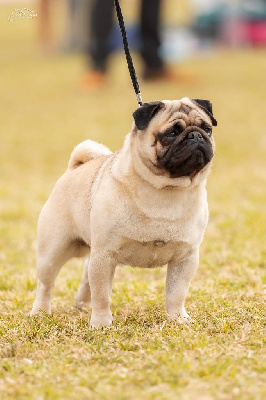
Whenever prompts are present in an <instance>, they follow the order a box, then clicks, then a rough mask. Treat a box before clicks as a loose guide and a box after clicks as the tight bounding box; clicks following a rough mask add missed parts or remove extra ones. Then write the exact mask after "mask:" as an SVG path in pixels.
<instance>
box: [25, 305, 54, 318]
mask: <svg viewBox="0 0 266 400" xmlns="http://www.w3.org/2000/svg"><path fill="white" fill-rule="evenodd" d="M40 311H44V312H45V313H46V314H48V315H51V314H52V310H51V306H50V305H48V304H38V303H34V304H33V306H32V310H31V312H30V314H29V316H30V317H33V316H34V315H36V314H38V313H39V312H40Z"/></svg>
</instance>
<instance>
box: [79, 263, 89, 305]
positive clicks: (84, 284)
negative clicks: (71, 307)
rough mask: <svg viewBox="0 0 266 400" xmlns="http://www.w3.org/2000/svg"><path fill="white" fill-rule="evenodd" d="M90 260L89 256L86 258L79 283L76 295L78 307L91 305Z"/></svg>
mask: <svg viewBox="0 0 266 400" xmlns="http://www.w3.org/2000/svg"><path fill="white" fill-rule="evenodd" d="M89 261H90V259H89V257H87V258H86V260H85V264H84V270H83V275H82V278H81V282H80V285H79V289H78V293H77V295H76V307H77V308H82V307H87V308H90V307H91V290H90V284H89V275H88V266H89Z"/></svg>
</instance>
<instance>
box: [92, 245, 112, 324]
mask: <svg viewBox="0 0 266 400" xmlns="http://www.w3.org/2000/svg"><path fill="white" fill-rule="evenodd" d="M115 267H116V260H115V258H114V257H113V256H112V255H110V254H101V255H96V254H95V253H94V252H92V253H91V257H90V261H89V266H88V275H89V284H90V289H91V308H92V312H91V321H90V326H91V327H92V328H98V327H100V326H109V325H111V324H112V320H113V317H112V313H111V310H110V304H111V291H112V282H113V277H114V273H115Z"/></svg>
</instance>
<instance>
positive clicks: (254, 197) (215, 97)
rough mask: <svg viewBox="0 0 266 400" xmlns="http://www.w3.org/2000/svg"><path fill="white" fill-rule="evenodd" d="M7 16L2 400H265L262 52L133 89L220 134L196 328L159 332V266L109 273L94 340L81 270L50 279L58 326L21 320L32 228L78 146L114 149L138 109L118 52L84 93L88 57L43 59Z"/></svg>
mask: <svg viewBox="0 0 266 400" xmlns="http://www.w3.org/2000/svg"><path fill="white" fill-rule="evenodd" d="M25 6H26V5H25ZM10 8H11V6H5V7H3V6H2V8H0V20H1V24H0V37H2V43H1V57H2V64H1V74H0V80H1V82H0V86H1V99H2V101H1V107H0V121H1V145H0V159H1V164H0V170H1V182H0V214H1V217H0V218H1V224H0V357H1V358H0V397H1V399H3V400H5V399H15V398H17V399H27V400H28V399H32V400H39V399H45V400H46V399H49V400H50V399H51V400H54V399H77V398H78V399H79V400H80V399H81V400H82V399H116V400H117V399H119V400H120V399H127V400H130V399H135V398H140V399H145V400H146V399H148V400H152V399H167V400H168V399H176V398H178V399H181V400H182V399H184V400H190V399H191V400H192V399H193V400H194V399H200V400H201V399H202V400H205V399H206V400H209V399H219V400H220V399H221V400H223V399H226V400H227V399H228V400H231V399H241V400H247V399H248V400H250V399H256V400H259V399H263V398H265V395H266V393H265V385H264V384H265V349H264V347H263V346H264V341H265V320H264V317H265V303H264V300H263V284H265V280H266V279H265V255H266V254H265V253H266V252H265V242H266V240H265V239H266V237H265V225H266V215H265V196H266V186H265V167H266V161H265V160H266V141H265V91H266V81H265V67H266V63H265V52H264V51H259V50H258V51H252V50H243V51H239V52H230V51H224V50H220V51H217V52H216V53H215V54H214V55H213V56H212V57H210V58H208V59H206V58H205V59H203V58H200V59H197V60H191V61H187V62H184V63H183V64H182V65H181V66H180V68H181V69H182V70H186V71H188V73H191V74H192V75H195V76H197V78H198V82H197V83H196V84H195V85H190V86H189V85H187V84H184V83H183V84H181V83H180V85H161V84H158V85H148V84H144V83H142V84H141V88H142V94H143V97H144V100H145V101H149V100H155V99H163V98H172V99H174V98H180V97H182V96H184V95H187V96H189V97H192V98H193V97H194V98H208V99H211V100H212V102H213V104H214V113H215V117H216V118H217V120H218V123H219V125H218V128H217V129H215V133H214V134H215V138H216V144H217V151H216V158H215V162H214V167H213V170H212V174H211V176H210V178H209V181H208V195H209V205H210V222H209V225H208V228H207V231H206V235H205V240H204V243H203V245H202V248H201V259H200V268H199V270H198V273H197V275H196V277H195V279H194V280H193V282H192V285H191V289H190V292H189V296H188V298H187V309H188V311H189V313H190V314H191V316H192V317H193V318H194V321H195V322H194V324H192V325H190V326H186V325H181V324H179V323H178V322H172V323H168V322H167V321H166V313H165V307H164V301H165V295H164V280H165V273H166V270H165V268H162V269H156V270H149V271H148V270H138V269H132V268H130V267H127V268H118V269H117V272H116V276H115V281H114V289H113V296H112V310H113V314H114V317H115V321H114V324H113V326H112V327H111V328H108V329H107V328H106V329H102V330H98V331H94V330H90V329H89V325H88V323H89V312H87V311H78V310H76V309H75V308H74V296H75V292H76V290H77V288H78V284H79V279H80V277H81V273H82V262H81V261H77V260H73V261H71V262H69V263H68V264H67V265H66V266H65V267H64V268H63V270H62V272H61V273H60V276H59V277H58V279H57V281H56V287H55V290H54V296H53V311H54V314H53V316H47V315H42V316H38V317H35V318H31V319H30V318H29V317H28V312H29V311H30V308H31V305H32V302H33V299H34V293H35V285H36V275H35V245H36V224H37V218H38V213H39V211H40V209H41V207H42V205H43V203H44V201H45V200H46V198H47V196H48V195H49V193H50V190H51V189H52V187H53V185H54V183H55V181H56V180H57V179H58V177H59V176H60V175H61V174H62V173H63V171H64V170H65V168H66V166H67V162H68V159H69V155H70V152H71V151H72V149H73V147H74V146H75V145H76V144H77V143H79V142H80V141H82V140H84V139H86V138H91V139H95V140H99V141H101V142H103V143H104V144H106V145H108V146H110V147H111V149H112V150H116V149H118V148H120V147H121V145H122V142H123V138H124V136H125V134H126V133H127V132H128V131H129V129H130V126H131V122H132V117H131V114H132V112H133V111H134V109H135V108H136V100H135V97H134V93H133V89H132V87H131V84H130V81H129V77H128V73H127V70H126V67H125V62H124V58H123V56H122V55H117V56H115V57H114V58H113V60H112V62H111V70H110V77H111V79H110V80H109V82H108V83H107V85H106V87H105V88H104V90H102V91H97V92H93V93H86V92H83V91H82V90H81V89H80V87H79V86H78V78H79V75H80V74H81V73H82V65H83V59H82V57H81V56H79V55H76V56H67V55H62V56H58V55H54V56H51V57H50V58H45V57H44V56H42V55H41V54H38V53H37V52H36V48H35V47H36V43H35V31H34V29H35V26H34V21H31V20H20V21H15V22H14V23H12V24H11V23H9V22H8V21H6V19H5V18H6V15H9V10H10ZM13 8H14V7H13V4H12V9H13ZM29 8H30V7H29ZM3 55H4V57H3ZM140 67H141V66H140V64H139V63H138V65H137V69H138V70H139V69H140Z"/></svg>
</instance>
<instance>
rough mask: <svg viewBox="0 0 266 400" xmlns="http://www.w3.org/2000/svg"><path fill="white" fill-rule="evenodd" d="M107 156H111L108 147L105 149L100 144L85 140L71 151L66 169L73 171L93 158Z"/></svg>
mask: <svg viewBox="0 0 266 400" xmlns="http://www.w3.org/2000/svg"><path fill="white" fill-rule="evenodd" d="M108 154H112V152H111V150H109V149H108V147H105V146H104V145H103V144H101V143H97V142H94V141H93V140H89V139H88V140H85V141H84V142H81V143H80V144H78V145H77V146H76V147H75V149H74V150H73V152H72V154H71V156H70V160H69V163H68V168H69V169H75V168H77V167H79V166H80V165H82V164H85V163H86V162H88V161H90V160H92V159H94V158H97V157H100V156H103V155H108Z"/></svg>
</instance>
